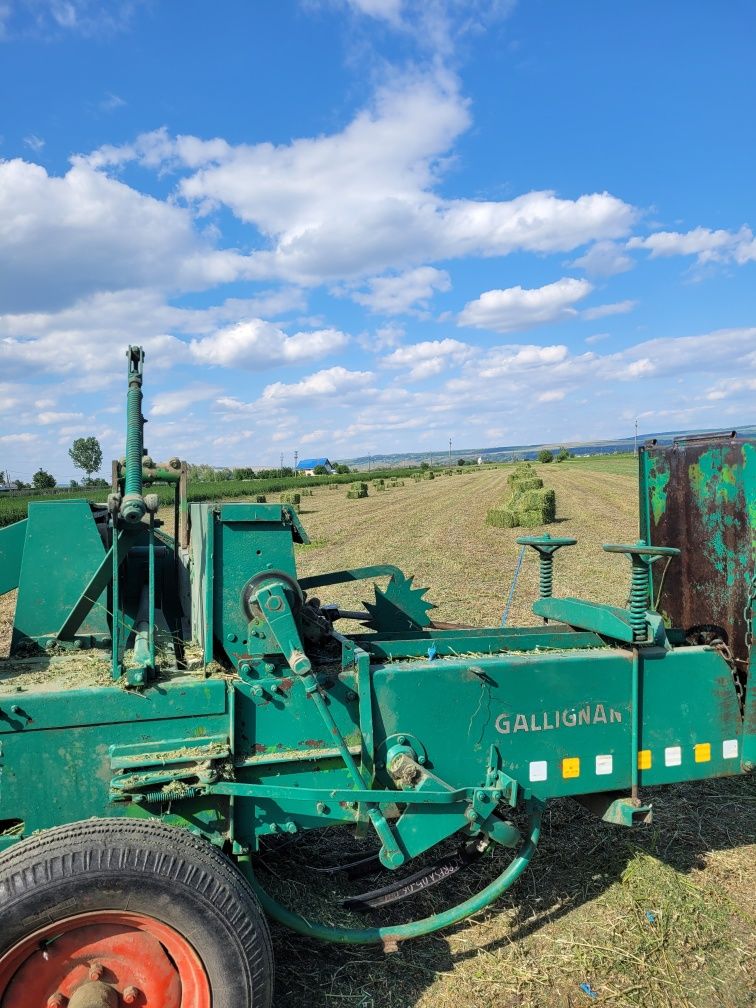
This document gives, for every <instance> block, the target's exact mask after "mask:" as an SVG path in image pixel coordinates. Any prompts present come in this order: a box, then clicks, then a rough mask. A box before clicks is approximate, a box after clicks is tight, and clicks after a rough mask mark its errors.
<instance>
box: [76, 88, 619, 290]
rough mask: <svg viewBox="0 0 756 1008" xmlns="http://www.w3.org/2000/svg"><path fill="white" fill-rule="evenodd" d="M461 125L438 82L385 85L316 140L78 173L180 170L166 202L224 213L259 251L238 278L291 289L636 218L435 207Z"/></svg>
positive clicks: (213, 147)
mask: <svg viewBox="0 0 756 1008" xmlns="http://www.w3.org/2000/svg"><path fill="white" fill-rule="evenodd" d="M469 123H470V116H469V111H468V104H467V102H466V101H465V100H464V99H463V98H462V97H461V96H460V94H459V92H458V90H457V85H456V81H455V80H454V79H453V78H452V77H451V76H450V75H448V74H444V73H443V72H441V71H438V72H436V73H435V75H434V76H432V77H428V76H426V77H418V76H415V77H414V78H412V77H404V78H402V79H400V80H395V81H393V82H392V84H391V85H390V86H387V87H384V88H382V89H380V90H379V91H378V92H377V94H376V96H375V99H374V101H373V103H372V104H371V105H370V106H369V107H368V108H366V109H364V110H362V111H361V112H359V113H358V114H357V115H356V116H355V117H354V118H353V119H352V121H351V122H349V123H348V124H347V125H346V126H345V127H344V128H343V129H342V130H341V131H340V132H336V133H332V134H330V135H324V136H319V137H316V138H306V139H297V140H294V141H292V142H291V143H289V144H285V145H281V146H274V145H272V144H269V143H261V144H257V145H244V144H241V145H238V146H231V145H230V144H228V143H227V142H226V141H224V140H222V139H217V138H216V139H214V140H209V141H205V140H200V139H198V138H196V137H187V136H179V137H176V138H171V137H169V135H168V134H167V133H166V131H165V130H161V131H157V132H156V133H152V134H146V135H144V136H142V137H139V138H138V139H137V140H136V141H135V142H134V143H133V144H130V145H126V146H125V147H121V148H114V147H109V148H102V149H100V150H99V151H96V152H94V153H93V154H92V155H90V157H89V158H88V159H87V163H88V165H89V166H90V167H91V166H95V167H103V168H106V167H107V166H109V165H117V164H120V163H122V162H123V161H125V160H129V159H131V158H136V159H137V160H139V161H141V162H142V163H143V164H145V165H147V166H150V167H153V168H159V169H162V168H169V169H171V170H177V169H179V168H181V169H183V170H188V171H189V172H190V174H189V175H188V177H184V178H182V179H181V180H180V181H179V191H180V193H181V194H182V195H183V196H184V197H185V198H187V199H188V200H190V201H192V202H193V203H194V204H195V206H196V207H197V209H198V211H199V212H200V213H207V212H210V211H211V210H212V208H213V207H214V206H217V205H224V206H227V207H229V208H230V209H231V210H232V212H233V213H234V214H235V215H236V216H237V217H238V218H239V219H240V220H242V221H244V222H246V223H248V224H250V225H252V226H253V227H254V228H255V229H256V231H257V232H258V233H259V235H260V236H261V237H262V239H263V241H264V242H265V244H266V245H267V248H262V249H259V250H258V251H256V252H253V253H252V255H251V256H250V258H249V262H247V263H245V268H246V269H247V270H248V271H249V274H250V275H254V276H257V277H260V278H264V277H278V278H283V279H288V280H293V281H295V282H297V283H303V284H316V283H321V282H327V281H330V282H336V281H339V280H343V279H349V278H352V279H355V278H360V277H364V276H369V275H371V274H373V275H375V274H377V273H380V272H382V271H383V270H386V269H392V270H402V269H407V268H410V267H414V266H416V265H420V264H423V263H428V262H431V261H437V260H440V259H448V258H455V257H460V256H468V255H481V256H499V255H507V254H509V253H511V252H515V251H522V250H524V251H531V252H537V253H545V252H565V251H570V250H572V249H575V248H578V247H579V246H581V245H584V244H585V243H587V242H590V241H600V240H609V239H616V238H620V237H623V236H624V235H625V234H627V232H628V231H629V229H630V227H631V226H632V224H633V222H634V221H635V219H636V217H637V213H636V211H635V210H634V209H633V208H632V207H630V206H628V205H627V204H626V203H624V202H623V201H622V200H620V199H618V198H617V197H615V196H612V195H610V194H609V193H593V194H587V195H583V196H580V197H578V198H577V199H574V200H570V199H561V198H559V197H558V196H557V195H556V194H555V193H553V192H548V191H546V192H531V193H526V194H523V195H521V196H518V197H516V198H515V199H512V200H506V201H492V200H488V201H483V200H472V199H448V198H443V197H442V196H440V195H439V194H438V193H437V191H436V190H437V186H438V183H439V181H440V178H441V176H442V174H443V172H444V170H445V169H446V167H447V165H448V163H449V159H448V154H449V152H450V150H451V148H452V145H453V143H454V141H455V140H456V138H457V137H458V136H459V135H460V134H461V133H462V132H463V131H464V130H465V129H466V128H467V127H468V126H469Z"/></svg>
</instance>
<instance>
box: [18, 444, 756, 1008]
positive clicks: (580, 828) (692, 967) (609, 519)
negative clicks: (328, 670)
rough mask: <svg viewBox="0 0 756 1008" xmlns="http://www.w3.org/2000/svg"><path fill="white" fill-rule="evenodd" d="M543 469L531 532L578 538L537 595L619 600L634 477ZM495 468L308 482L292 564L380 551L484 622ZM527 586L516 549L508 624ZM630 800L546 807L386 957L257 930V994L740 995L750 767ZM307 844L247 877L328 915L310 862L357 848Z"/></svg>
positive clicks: (331, 1007)
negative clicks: (270, 959)
mask: <svg viewBox="0 0 756 1008" xmlns="http://www.w3.org/2000/svg"><path fill="white" fill-rule="evenodd" d="M542 474H543V476H544V478H545V479H546V481H547V485H550V486H553V487H554V488H555V489H556V491H557V512H558V524H557V525H554V526H551V529H550V531H551V532H552V534H555V535H570V536H574V537H576V538H577V539H578V545H577V546H575V547H571V548H568V549H564V550H562V551H560V553H559V554H558V556H557V560H556V576H555V593H556V594H575V595H581V596H583V597H586V598H588V599H593V600H596V601H602V602H610V603H614V604H620V605H621V604H624V602H625V599H626V596H627V589H628V584H629V563H628V562H627V560H626V558H623V557H621V556H609V555H607V554H605V553H604V552H603V551H602V550H601V543H603V542H612V541H613V542H619V541H628V540H630V541H632V540H633V539H635V538H637V491H636V481H635V479H634V477H633V476H632V475H624V474H622V473H616V472H607V471H602V470H601V468H600V467H599V468H598V469H595V470H594V469H591V468H589V467H588V466H585V465H576V464H566V465H560V466H556V465H551V466H545V467H543V473H542ZM505 480H506V470H487V471H482V472H479V471H471V472H466V473H465V474H463V475H455V476H451V477H443V476H442V477H439V478H437V479H435V480H433V481H422V482H419V483H416V482H414V481H412V480H411V479H409V480H407V481H406V482H405V485H404V486H403V487H400V488H397V489H394V490H388V491H386V492H383V493H379V492H376V491H375V490H374V488H373V487H372V486H371V488H370V496H369V497H368V498H367V499H364V500H347V499H346V489H345V488H344V487H336V488H333V489H330V488H326V487H324V488H318V489H316V490H315V492H314V495H313V496H312V497H305V498H303V499H302V505H301V508H300V515H301V519H302V521H303V523H304V525H305V527H306V528H307V531H308V533H309V535H310V537H311V539H312V544H311V545H310V546H304V547H297V562H298V565H299V572H300V574H301V575H309V574H315V573H318V572H321V571H327V570H333V569H338V568H343V567H356V566H364V565H367V564H375V563H382V562H383V563H394V564H397V565H398V566H400V567H402V568H403V569H404V570H405V571H406V572H407V573H412V574H415V576H416V584H417V585H427V586H428V587H429V589H430V590H429V593H428V597H429V598H430V599H431V600H432V601H433V602H435V603H436V604H437V605H438V609H437V610H434V613H433V616H434V617H435V618H437V619H439V620H449V621H456V620H459V621H465V622H471V623H476V624H479V625H482V626H484V625H495V624H498V623H499V621H500V619H501V614H502V610H503V607H504V604H505V600H506V596H507V593H508V591H509V586H510V583H511V580H512V576H513V572H514V569H515V564H516V560H517V554H518V550H519V547H518V546H517V545H516V544H515V539H516V538H517V535H518V534H519V530H516V529H512V530H508V529H499V528H491V527H488V526H486V525H485V514H486V511H487V510H488V509H489V508H491V507H494V506H496V505H497V504H499V503H500V501H501V500H502V499H504V498H505V497H506V496H507V492H506V486H505ZM269 499H270V498H269ZM366 588H367V586H366V585H365V586H362V587H360V586H357V587H356V588H355V586H352V587H350V588H344V589H335V588H334V589H327V590H323V592H322V597H323V600H324V601H337V602H342V603H346V604H349V606H350V607H354V605H355V604H356V603H358V602H359V601H361V600H362V599H363V598H369V597H370V593H369V590H366ZM536 595H537V563H536V561H535V557H534V556H533V555H532V554H531V551H528V552H527V554H526V556H525V561H524V564H523V567H522V572H521V575H520V578H519V584H518V586H517V592H516V595H515V599H514V603H513V605H512V608H511V613H510V619H509V622H510V623H511V624H513V625H517V624H524V623H535V622H537V621H536V620H535V619H534V617H533V616H532V614H531V612H530V608H529V606H530V603H531V601H532V600H533V599H534V598H535V597H536ZM12 606H13V599H12V597H11V596H6V597H5V598H2V599H0V654H1V653H2V647H3V641H4V640H7V638H8V633H9V625H10V619H11V614H12ZM450 716H453V713H452V712H450ZM646 797H650V798H652V799H653V801H654V806H655V813H654V814H655V820H654V824H653V825H652V826H651V827H644V828H636V829H633V830H628V829H624V828H621V827H615V826H609V825H607V824H605V823H602V822H600V821H599V820H597V819H595V818H593V817H591V816H590V815H589V814H588V813H587V812H585V811H584V810H583V809H582V808H581V807H580V806H578V805H577V804H575V803H571V802H569V801H563V802H554V803H551V804H550V806H549V810H548V813H547V816H546V820H545V823H544V829H543V834H542V840H541V843H540V846H539V849H538V852H537V854H536V857H535V858H534V860H533V862H532V864H531V866H530V868H529V869H528V870H527V871H526V873H525V874H524V875H523V876H522V878H521V879H520V881H519V882H518V883H517V884H516V885H515V886H514V887H513V889H512V890H511V891H510V892H509V893H508V894H507V895H506V897H505V898H504V899H502V900H501V901H500V902H499V903H498V904H497V905H496V906H495V907H494V908H493V910H491V911H490V912H487V913H482V914H479V915H478V916H476V917H475V918H472V919H470V920H467V921H465V922H464V923H462V924H460V925H458V926H457V927H456V928H453V929H451V930H448V931H445V932H443V933H441V934H437V935H434V936H430V937H428V938H424V939H420V940H417V941H414V942H408V943H405V944H403V945H402V946H401V948H400V951H399V952H398V953H396V954H391V955H386V954H384V952H383V951H382V950H381V949H379V948H374V947H367V948H366V947H358V946H354V947H350V946H333V945H323V944H319V943H316V942H311V941H308V940H306V939H303V938H299V937H298V936H296V935H293V934H292V933H290V932H288V931H285V930H284V929H282V928H279V927H274V928H273V937H274V945H275V956H276V963H277V980H276V994H275V1008H460V1006H462V1005H465V1006H472V1008H514V1006H518V1008H562V1006H565V1008H578V1006H580V1005H586V1006H588V1005H612V1006H623V1008H624V1006H639V1008H710V1006H721V1008H748V1006H751V1008H752V1006H754V1005H756V997H755V996H754V990H756V965H755V960H754V955H755V953H756V835H755V833H756V789H755V786H754V780H753V775H751V777H750V778H735V779H730V780H722V781H710V782H705V783H704V784H702V785H697V786H689V785H679V786H674V787H670V788H665V789H656V791H655V793H653V794H650V795H647V796H646ZM306 840H307V842H305V840H300V838H299V837H294V838H288V839H287V840H286V841H284V845H280V846H279V847H278V848H276V847H272V848H271V849H270V850H269V851H268V852H267V853H266V854H265V862H266V865H267V867H268V868H269V870H270V873H271V874H270V877H269V878H266V880H265V881H266V884H268V883H270V884H271V887H272V888H275V889H277V891H278V892H279V893H280V894H281V896H282V898H284V897H285V898H287V899H289V900H290V901H291V902H292V905H293V906H295V907H296V908H298V909H299V910H300V911H302V910H306V911H307V912H308V913H311V914H312V915H313V916H316V915H317V914H319V913H324V914H325V915H326V916H327V917H329V919H337V918H338V915H339V911H338V909H337V908H336V907H335V900H336V899H337V896H338V894H339V890H338V889H337V888H335V887H334V888H329V887H327V886H323V885H322V884H318V882H317V879H318V875H317V873H316V872H315V871H314V870H313V869H314V868H316V867H320V866H322V865H323V864H325V863H335V862H339V861H341V860H344V859H347V858H348V857H349V856H350V855H351V854H353V853H357V852H359V851H360V850H362V849H364V843H363V842H358V841H356V840H355V839H353V838H351V837H350V836H349V835H348V834H346V833H345V831H343V830H342V831H338V832H337V833H334V832H331V831H323V832H322V833H321V834H316V835H315V836H312V835H308V837H307V838H306ZM508 857H509V855H507V854H506V853H505V852H501V853H496V854H494V855H493V856H492V857H487V858H485V859H484V860H483V862H481V863H478V864H476V865H475V866H474V867H473V868H471V869H470V870H469V872H467V873H463V874H462V875H461V876H457V877H455V878H454V879H452V880H450V881H448V882H447V883H445V884H444V886H442V887H440V888H439V889H438V890H435V889H434V890H431V891H430V892H429V893H427V894H425V895H424V896H423V897H421V898H420V899H419V900H417V901H415V902H413V903H408V904H406V910H404V909H402V908H404V907H405V905H404V904H401V905H400V907H399V908H397V909H396V910H395V911H394V914H393V917H392V919H394V920H397V919H399V917H400V913H405V912H408V913H409V914H410V915H414V916H421V915H426V914H428V913H433V912H438V910H440V909H442V908H443V907H445V906H447V905H450V904H451V903H454V902H459V901H461V900H463V899H465V898H466V897H467V896H469V895H470V893H471V892H472V891H473V890H474V889H477V888H480V887H481V886H482V885H485V884H486V883H487V881H489V880H490V879H491V878H493V877H494V875H496V874H498V873H499V872H500V871H501V870H502V867H503V865H504V864H505V863H506V861H507V859H508ZM370 881H371V883H372V882H373V881H374V880H370ZM360 884H361V883H360V882H358V883H356V885H357V886H358V887H359V886H360ZM362 884H363V887H364V883H362ZM375 884H377V885H381V884H383V881H375ZM354 885H355V883H353V884H352V887H354ZM313 886H314V888H315V892H314V894H313V893H312V892H311V887H313ZM368 887H369V886H368ZM240 1008H241V1006H240Z"/></svg>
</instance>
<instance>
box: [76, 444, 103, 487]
mask: <svg viewBox="0 0 756 1008" xmlns="http://www.w3.org/2000/svg"><path fill="white" fill-rule="evenodd" d="M68 454H69V455H70V456H71V461H72V462H73V464H74V465H75V466H76V468H77V469H82V470H83V471H84V472H85V473H86V474H87V480H90V479H91V478H92V473H96V472H97V470H98V469H99V468H100V466H101V465H102V448H100V442H99V441H98V440H97V438H96V437H80V438H76V440H75V441H74V443H73V444H72V445H71V447H70V448H69V449H68Z"/></svg>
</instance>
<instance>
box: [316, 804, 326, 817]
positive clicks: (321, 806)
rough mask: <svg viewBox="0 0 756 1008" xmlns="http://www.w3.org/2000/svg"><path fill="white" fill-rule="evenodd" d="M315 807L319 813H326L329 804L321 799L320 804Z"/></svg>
mask: <svg viewBox="0 0 756 1008" xmlns="http://www.w3.org/2000/svg"><path fill="white" fill-rule="evenodd" d="M315 808H316V810H317V813H318V815H325V814H326V812H327V811H328V806H327V805H326V803H325V802H322V801H319V802H318V804H317V805H316V806H315Z"/></svg>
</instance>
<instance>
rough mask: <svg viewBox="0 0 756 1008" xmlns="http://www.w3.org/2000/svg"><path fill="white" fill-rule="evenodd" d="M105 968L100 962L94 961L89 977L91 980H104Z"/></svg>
mask: <svg viewBox="0 0 756 1008" xmlns="http://www.w3.org/2000/svg"><path fill="white" fill-rule="evenodd" d="M104 972H105V970H104V969H103V968H102V965H101V964H100V963H92V965H91V966H90V967H89V979H90V980H102V975H103V973H104Z"/></svg>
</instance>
